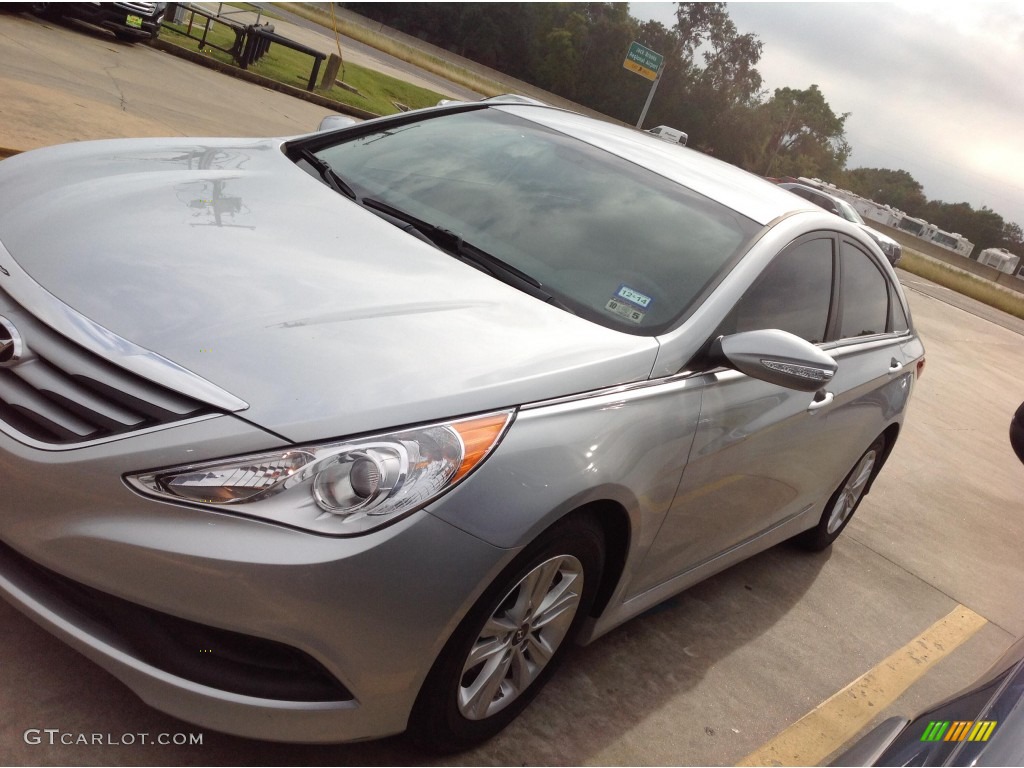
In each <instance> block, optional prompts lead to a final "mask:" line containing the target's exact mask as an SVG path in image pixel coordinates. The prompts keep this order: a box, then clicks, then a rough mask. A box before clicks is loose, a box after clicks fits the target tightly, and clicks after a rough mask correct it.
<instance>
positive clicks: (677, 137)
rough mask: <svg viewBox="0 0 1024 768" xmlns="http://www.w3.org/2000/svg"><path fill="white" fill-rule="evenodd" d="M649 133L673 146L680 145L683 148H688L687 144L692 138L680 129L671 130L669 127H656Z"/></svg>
mask: <svg viewBox="0 0 1024 768" xmlns="http://www.w3.org/2000/svg"><path fill="white" fill-rule="evenodd" d="M647 132H648V133H651V134H654V135H655V136H657V137H658V138H659V139H664V140H665V141H667V142H669V143H671V144H679V145H680V146H683V147H685V146H686V142H687V140H688V139H689V138H690V137H689V136H688V135H687V134H686V133H685V132H684V131H680V130H679V129H678V128H670V127H669V126H667V125H658V126H655V127H654V128H651V129H650V130H649V131H647Z"/></svg>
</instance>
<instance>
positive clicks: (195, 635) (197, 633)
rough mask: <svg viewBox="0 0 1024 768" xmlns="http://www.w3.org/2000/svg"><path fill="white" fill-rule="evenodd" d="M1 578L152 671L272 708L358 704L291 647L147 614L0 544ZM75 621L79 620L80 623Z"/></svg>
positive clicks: (316, 664)
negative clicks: (21, 585) (94, 629)
mask: <svg viewBox="0 0 1024 768" xmlns="http://www.w3.org/2000/svg"><path fill="white" fill-rule="evenodd" d="M0 572H2V573H4V574H6V575H8V576H9V577H10V576H14V577H15V580H16V582H17V581H21V582H24V581H28V582H30V583H31V585H32V587H34V588H35V589H37V590H41V591H42V592H44V593H45V594H46V595H47V598H48V599H49V601H51V602H52V601H57V602H59V603H60V605H61V606H62V607H60V608H58V609H57V610H58V612H59V613H62V614H64V615H66V616H67V617H68V618H69V619H70V620H71V621H77V622H78V623H82V621H83V619H84V620H85V621H86V622H87V623H91V624H93V625H94V626H97V625H98V627H101V628H102V631H101V634H102V635H105V636H106V637H105V639H107V640H111V639H112V640H113V642H114V643H115V644H116V645H119V646H121V649H122V650H124V651H126V652H128V653H129V654H130V655H132V656H134V657H136V658H138V659H140V660H141V661H143V662H145V663H146V664H149V665H150V666H152V667H156V668H157V669H161V670H163V671H164V672H168V673H169V674H172V675H174V676H176V677H180V678H183V679H185V680H191V681H193V682H196V683H199V684H200V685H205V686H208V687H210V688H216V689H217V690H221V691H230V692H232V693H237V694H241V695H243V696H254V697H256V698H260V699H272V700H274V701H301V702H306V701H320V702H327V701H332V702H333V701H352V700H353V699H354V698H355V697H354V696H353V695H352V693H351V692H350V691H349V690H348V689H347V688H346V687H345V686H344V685H342V684H341V683H340V682H339V681H338V680H337V678H335V677H334V675H332V674H331V673H330V672H328V671H327V669H326V668H324V666H323V665H322V664H320V662H318V661H317V660H316V659H314V658H313V657H312V656H310V655H309V654H307V653H305V652H304V651H301V650H299V649H298V648H293V647H292V646H290V645H285V644H284V643H279V642H277V641H275V640H267V639H266V638H262V637H255V636H253V635H245V634H242V633H240V632H232V631H230V630H226V629H219V628H217V627H210V626H207V625H205V624H199V623H197V622H194V621H189V620H187V619H181V618H178V617H177V616H171V615H170V614H167V613H163V612H161V611H156V610H153V609H152V608H146V607H145V606H142V605H138V604H137V603H132V602H129V601H128V600H124V599H122V598H119V597H115V596H113V595H110V594H108V593H106V592H101V591H100V590H98V589H93V588H92V587H89V586H86V585H85V584H81V583H79V582H77V581H74V580H72V579H69V578H67V577H66V576H62V575H61V574H59V573H55V572H54V571H51V570H49V569H48V568H44V567H43V566H41V565H39V564H38V563H36V562H33V561H32V560H29V559H28V558H26V557H25V556H24V555H21V554H20V553H18V552H16V551H15V550H14V549H12V548H11V547H9V546H7V545H6V544H3V543H0ZM76 617H78V618H77V619H76Z"/></svg>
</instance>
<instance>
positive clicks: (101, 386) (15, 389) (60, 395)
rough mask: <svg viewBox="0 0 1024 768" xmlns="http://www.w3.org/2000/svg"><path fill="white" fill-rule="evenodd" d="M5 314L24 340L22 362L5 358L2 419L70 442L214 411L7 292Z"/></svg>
mask: <svg viewBox="0 0 1024 768" xmlns="http://www.w3.org/2000/svg"><path fill="white" fill-rule="evenodd" d="M0 317H3V318H5V319H6V321H7V322H8V323H9V324H10V325H11V326H13V327H14V328H16V329H17V334H18V335H19V336H20V338H21V342H22V347H23V350H22V353H23V355H22V357H23V359H22V360H21V361H20V362H11V361H8V362H5V363H0V422H3V423H4V424H6V425H7V426H9V427H11V428H13V429H14V430H15V431H17V432H19V433H21V434H22V435H25V436H26V437H30V438H33V439H35V440H38V441H40V442H43V443H50V444H54V445H68V444H74V443H79V442H85V441H89V440H97V439H100V438H105V437H110V436H113V435H119V434H123V433H127V432H132V431H135V430H139V429H146V428H149V427H153V426H158V425H161V424H166V423H169V422H173V421H179V420H181V419H187V418H192V417H193V416H200V415H203V414H205V413H211V412H213V409H211V408H209V407H208V406H206V405H205V404H204V403H201V402H199V401H197V400H193V399H192V398H189V397H184V396H182V395H179V394H178V393H176V392H173V391H172V390H169V389H167V388H165V387H162V386H160V385H158V384H154V383H152V382H150V381H148V380H146V379H144V378H142V377H140V376H138V375H136V374H134V373H131V372H129V371H126V370H124V369H122V368H120V367H118V366H116V365H113V364H112V363H110V362H108V361H106V360H104V359H102V358H100V357H98V356H96V355H95V354H93V353H92V352H89V351H88V350H86V349H84V348H83V347H80V346H79V345H77V344H75V343H74V342H72V341H70V340H68V339H67V338H65V337H64V336H61V335H60V334H59V333H57V332H56V331H54V330H53V329H51V328H50V327H49V326H47V325H45V324H44V323H42V322H40V321H39V320H37V319H36V318H35V317H33V316H32V315H31V314H30V313H29V312H27V311H26V310H25V309H23V308H22V307H21V306H20V305H19V304H18V303H17V302H15V301H14V300H13V299H12V298H11V297H10V296H8V295H7V294H6V293H4V292H3V291H0ZM0 331H2V329H0ZM7 335H9V334H7ZM8 357H9V355H8Z"/></svg>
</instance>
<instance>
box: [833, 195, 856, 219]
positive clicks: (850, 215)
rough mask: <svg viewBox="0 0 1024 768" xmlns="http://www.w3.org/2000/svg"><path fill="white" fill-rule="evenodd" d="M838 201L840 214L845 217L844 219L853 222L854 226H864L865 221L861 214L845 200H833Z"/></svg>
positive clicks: (835, 198)
mask: <svg viewBox="0 0 1024 768" xmlns="http://www.w3.org/2000/svg"><path fill="white" fill-rule="evenodd" d="M832 199H833V200H835V201H836V205H838V206H839V212H840V213H841V214H842V215H843V218H844V219H846V220H847V221H852V222H853V223H854V224H863V223H864V219H862V218H861V216H860V214H859V213H857V209H856V208H854V207H853V206H852V205H850V204H849V203H848V202H846V201H845V200H841V199H840V198H838V197H834V198H832Z"/></svg>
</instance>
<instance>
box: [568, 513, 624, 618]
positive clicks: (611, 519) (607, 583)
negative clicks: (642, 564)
mask: <svg viewBox="0 0 1024 768" xmlns="http://www.w3.org/2000/svg"><path fill="white" fill-rule="evenodd" d="M577 514H578V515H588V516H590V517H593V518H594V519H595V520H596V521H597V523H598V524H599V525H600V526H601V530H602V531H603V532H604V544H605V552H604V568H602V570H601V583H600V585H599V586H598V589H597V597H596V598H595V599H594V605H593V606H592V607H591V610H590V615H591V617H592V618H597V617H598V616H600V615H601V614H602V613H603V612H604V609H605V608H607V607H608V602H609V601H610V600H611V597H612V595H613V594H614V593H615V588H616V587H617V586H618V584H619V581H620V579H621V578H622V574H623V572H624V571H625V569H626V559H627V557H628V556H629V548H630V542H631V540H632V526H631V525H630V519H629V513H628V512H626V509H625V508H624V507H623V506H622V505H621V504H619V503H618V502H616V501H612V500H611V499H604V500H600V501H592V502H589V503H587V504H584V505H583V506H581V507H577V508H576V509H574V510H572V511H571V512H569V515H577ZM566 517H568V515H566Z"/></svg>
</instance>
